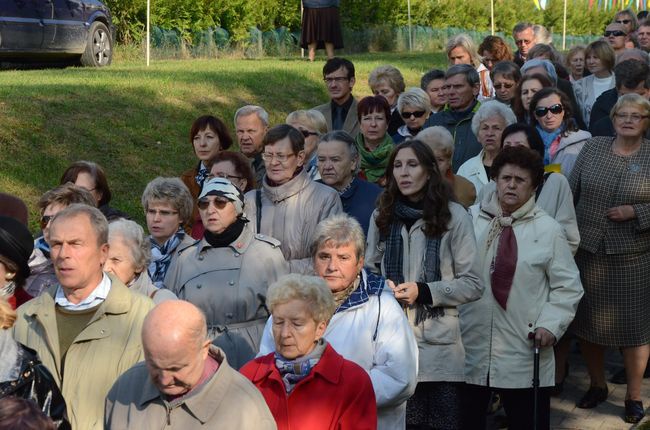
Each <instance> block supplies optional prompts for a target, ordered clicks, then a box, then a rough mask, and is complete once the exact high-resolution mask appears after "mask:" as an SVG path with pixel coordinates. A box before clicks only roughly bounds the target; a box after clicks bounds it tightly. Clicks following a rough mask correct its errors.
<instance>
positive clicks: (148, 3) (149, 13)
mask: <svg viewBox="0 0 650 430" xmlns="http://www.w3.org/2000/svg"><path fill="white" fill-rule="evenodd" d="M150 19H151V0H147V67H149V56H150V54H151V46H150V43H151V42H150V39H151V33H150V31H149V30H150V28H149V21H150Z"/></svg>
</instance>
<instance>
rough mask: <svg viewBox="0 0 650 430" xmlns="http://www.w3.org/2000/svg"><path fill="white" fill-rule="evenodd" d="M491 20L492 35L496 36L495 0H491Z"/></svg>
mask: <svg viewBox="0 0 650 430" xmlns="http://www.w3.org/2000/svg"><path fill="white" fill-rule="evenodd" d="M490 21H491V23H492V36H494V0H490Z"/></svg>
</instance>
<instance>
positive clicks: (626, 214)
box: [605, 205, 636, 222]
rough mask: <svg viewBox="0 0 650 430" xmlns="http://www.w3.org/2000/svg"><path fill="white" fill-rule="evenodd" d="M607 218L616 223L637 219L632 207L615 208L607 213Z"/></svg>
mask: <svg viewBox="0 0 650 430" xmlns="http://www.w3.org/2000/svg"><path fill="white" fill-rule="evenodd" d="M605 214H606V215H607V218H609V219H610V220H612V221H615V222H623V221H629V220H631V219H634V218H636V213H635V212H634V208H633V207H632V205H622V206H614V207H613V208H609V209H607V212H605Z"/></svg>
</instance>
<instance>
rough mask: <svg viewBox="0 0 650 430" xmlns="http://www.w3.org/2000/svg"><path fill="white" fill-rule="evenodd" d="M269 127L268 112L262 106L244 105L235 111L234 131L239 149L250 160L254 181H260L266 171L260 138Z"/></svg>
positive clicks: (262, 137) (261, 138) (258, 182)
mask: <svg viewBox="0 0 650 430" xmlns="http://www.w3.org/2000/svg"><path fill="white" fill-rule="evenodd" d="M268 128H269V114H268V113H267V112H266V111H265V110H264V108H263V107H260V106H255V105H246V106H243V107H240V108H239V109H237V112H235V132H236V133H237V142H238V143H239V151H240V152H241V153H242V154H244V155H245V156H246V157H247V158H248V159H250V160H251V166H252V167H253V171H254V172H255V182H256V183H257V184H261V183H262V178H264V174H265V173H266V168H265V167H264V160H262V140H264V135H265V134H266V131H267V130H268Z"/></svg>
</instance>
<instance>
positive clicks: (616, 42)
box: [603, 22, 629, 55]
mask: <svg viewBox="0 0 650 430" xmlns="http://www.w3.org/2000/svg"><path fill="white" fill-rule="evenodd" d="M603 36H604V37H605V40H606V41H607V43H609V45H610V46H611V47H612V49H613V50H614V52H615V53H616V55H618V54H620V53H622V52H623V51H625V43H626V42H627V41H628V40H629V37H628V34H627V30H626V28H625V25H623V24H619V23H618V22H612V23H611V24H607V27H605V33H604V34H603Z"/></svg>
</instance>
